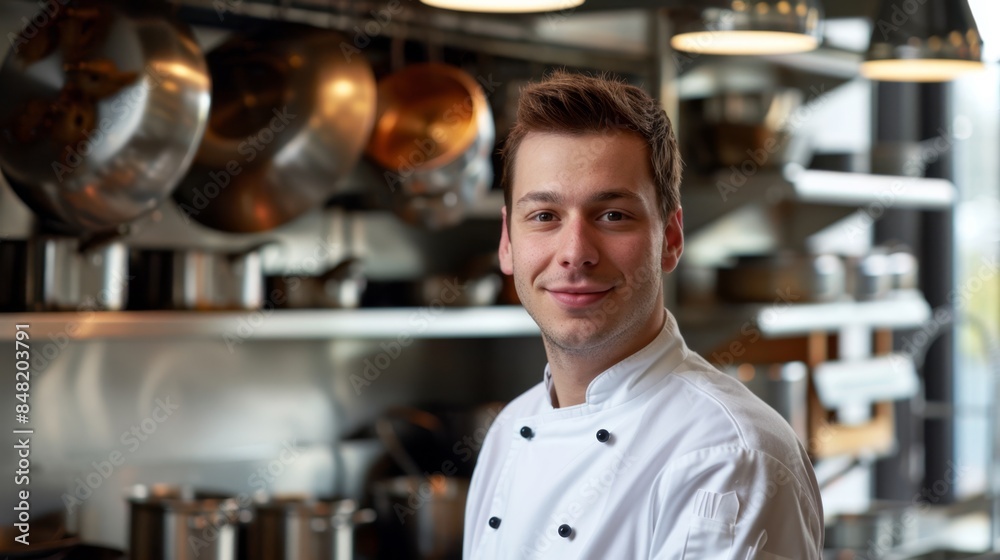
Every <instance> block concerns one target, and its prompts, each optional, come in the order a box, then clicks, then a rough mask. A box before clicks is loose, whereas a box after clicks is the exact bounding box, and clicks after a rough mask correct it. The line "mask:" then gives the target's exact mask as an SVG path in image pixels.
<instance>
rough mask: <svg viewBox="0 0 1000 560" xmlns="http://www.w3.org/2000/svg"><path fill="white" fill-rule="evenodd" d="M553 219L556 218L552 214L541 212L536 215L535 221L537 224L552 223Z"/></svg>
mask: <svg viewBox="0 0 1000 560" xmlns="http://www.w3.org/2000/svg"><path fill="white" fill-rule="evenodd" d="M553 218H555V216H553V215H552V213H551V212H539V213H537V214H535V216H534V218H533V219H534V220H535V221H536V222H551V221H552V219H553Z"/></svg>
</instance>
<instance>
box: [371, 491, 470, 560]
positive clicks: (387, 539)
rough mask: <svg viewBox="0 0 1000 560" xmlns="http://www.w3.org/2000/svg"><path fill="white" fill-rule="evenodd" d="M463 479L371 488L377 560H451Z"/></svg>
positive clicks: (456, 548)
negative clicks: (380, 559)
mask: <svg viewBox="0 0 1000 560" xmlns="http://www.w3.org/2000/svg"><path fill="white" fill-rule="evenodd" d="M468 492H469V479H466V478H456V477H445V476H440V475H432V476H430V477H426V478H425V477H422V476H420V477H417V476H404V477H397V478H390V479H387V480H382V481H379V482H376V483H375V486H374V496H375V511H376V512H377V513H378V516H379V523H378V527H379V535H380V538H379V544H380V545H381V548H380V551H379V554H380V557H382V558H419V559H422V560H453V559H454V560H457V559H460V558H461V557H462V533H463V524H464V520H465V500H466V497H467V495H468Z"/></svg>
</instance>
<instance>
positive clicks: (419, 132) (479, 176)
mask: <svg viewBox="0 0 1000 560" xmlns="http://www.w3.org/2000/svg"><path fill="white" fill-rule="evenodd" d="M495 136H496V131H495V125H494V123H493V114H492V112H491V111H490V106H489V103H488V102H487V99H486V94H485V93H484V92H483V89H482V88H481V87H480V86H479V84H478V83H477V82H476V80H475V79H473V78H472V77H471V76H469V75H468V74H466V73H465V72H463V71H462V70H460V69H458V68H456V67H454V66H449V65H447V64H437V63H427V64H414V65H412V66H408V67H406V68H404V69H403V70H401V71H399V72H396V73H393V74H391V75H389V76H387V77H385V78H383V79H382V80H381V81H379V85H378V111H377V116H376V121H375V129H374V131H373V132H372V136H371V140H370V141H369V143H368V147H367V148H366V153H367V154H368V156H369V157H370V158H371V159H372V160H373V161H375V163H377V164H378V165H379V166H381V167H382V168H384V169H385V170H386V173H385V175H384V177H385V181H386V185H385V187H386V188H385V189H384V190H385V192H384V193H382V194H383V199H384V198H386V196H385V194H386V193H388V199H389V206H390V208H392V210H393V211H394V212H395V213H396V214H397V215H398V216H399V217H401V218H402V219H403V220H404V221H406V222H408V223H411V224H415V225H419V226H423V227H427V228H429V229H442V228H445V227H450V226H453V225H456V224H458V223H459V222H461V221H462V220H463V219H464V217H465V214H466V213H467V212H468V210H469V208H470V207H472V206H474V205H475V204H476V203H477V202H478V201H479V200H481V199H482V197H483V196H484V195H485V194H486V192H487V191H488V190H489V187H490V185H491V184H492V183H493V168H492V160H491V158H490V155H491V153H492V151H493V143H494V140H495Z"/></svg>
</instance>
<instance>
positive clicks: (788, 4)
mask: <svg viewBox="0 0 1000 560" xmlns="http://www.w3.org/2000/svg"><path fill="white" fill-rule="evenodd" d="M672 15H673V20H674V22H675V25H676V34H675V35H674V36H673V37H672V38H671V39H670V45H671V46H672V47H673V48H674V49H675V50H678V51H686V52H692V53H699V54H747V55H754V54H756V55H767V54H787V53H796V52H805V51H811V50H813V49H815V48H816V47H818V46H819V43H820V39H821V36H822V23H823V8H822V6H821V5H820V2H819V0H697V1H694V0H692V1H686V2H683V3H682V7H680V8H679V9H677V10H676V11H675V12H673V13H672Z"/></svg>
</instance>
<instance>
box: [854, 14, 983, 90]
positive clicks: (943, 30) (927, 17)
mask: <svg viewBox="0 0 1000 560" xmlns="http://www.w3.org/2000/svg"><path fill="white" fill-rule="evenodd" d="M982 50H983V40H982V37H980V35H979V29H978V28H977V27H976V21H975V19H974V18H973V17H972V10H970V9H969V4H968V2H967V1H966V0H910V1H908V2H901V1H899V0H883V1H882V4H881V6H880V7H879V12H878V18H877V19H876V20H875V26H874V28H873V29H872V37H871V42H870V43H869V45H868V52H867V53H866V54H865V61H864V62H863V63H862V64H861V75H862V76H864V77H866V78H868V79H871V80H882V81H893V82H946V81H949V80H953V79H955V78H957V77H959V76H961V75H963V74H967V73H969V72H975V71H978V70H982V69H983V68H984V67H985V66H984V65H983V62H982Z"/></svg>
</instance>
